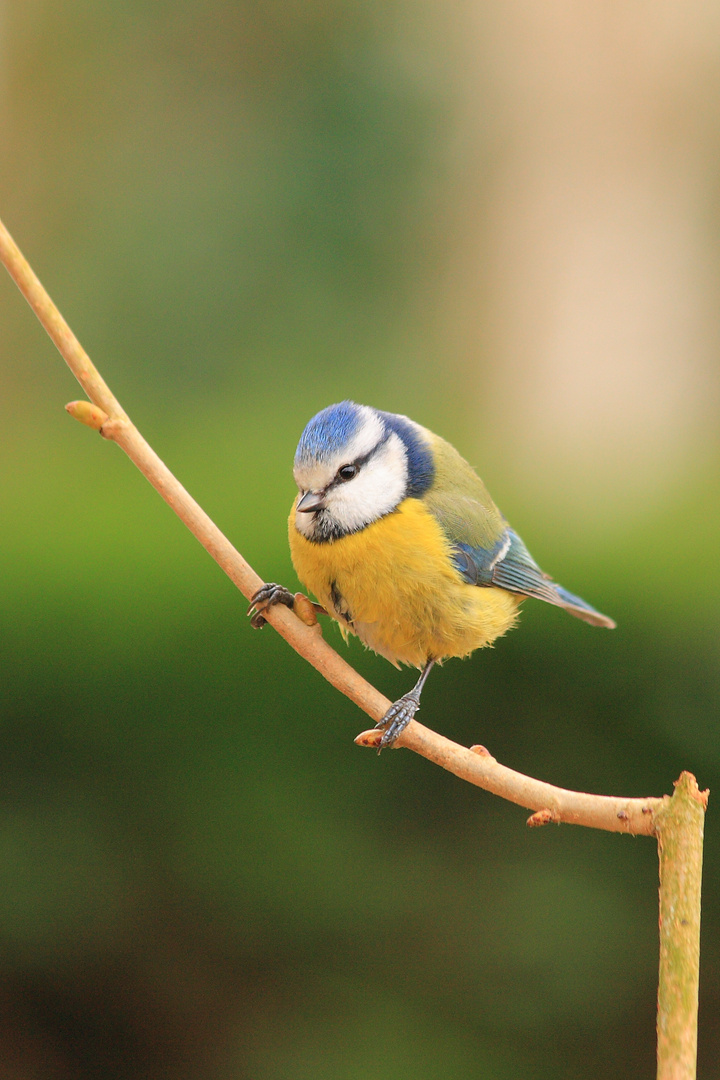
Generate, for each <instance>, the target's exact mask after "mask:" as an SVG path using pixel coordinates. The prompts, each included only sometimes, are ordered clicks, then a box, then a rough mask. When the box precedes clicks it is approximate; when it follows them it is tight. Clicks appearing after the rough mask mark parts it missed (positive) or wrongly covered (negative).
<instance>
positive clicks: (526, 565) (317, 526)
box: [250, 401, 615, 749]
mask: <svg viewBox="0 0 720 1080" xmlns="http://www.w3.org/2000/svg"><path fill="white" fill-rule="evenodd" d="M294 475H295V481H296V483H297V486H298V489H299V493H298V495H297V498H296V499H295V501H294V503H293V506H292V510H291V512H290V519H289V536H290V552H291V555H292V561H293V565H294V567H295V570H296V571H297V575H298V577H299V578H300V581H301V582H302V583H303V585H304V586H305V587H306V588H307V589H308V590H309V591H310V592H311V593H313V594H314V595H315V596H316V597H317V599H318V601H319V602H320V605H319V606H317V607H318V610H324V611H325V612H327V614H329V615H331V616H332V617H333V618H334V619H336V620H337V621H338V623H339V624H340V629H341V631H342V633H343V635H344V636H345V637H346V638H347V637H348V635H350V634H356V635H357V636H358V637H359V638H360V640H361V641H362V642H363V643H364V644H365V645H366V646H368V648H370V649H373V650H374V651H375V652H376V653H379V654H380V655H381V656H384V657H386V658H387V659H388V660H389V661H390V662H391V663H392V664H395V666H396V667H398V666H399V665H400V664H409V665H410V666H411V667H416V668H420V669H421V675H420V678H419V679H418V681H417V683H416V685H415V686H414V687H413V689H412V690H411V691H410V692H409V693H408V694H405V695H404V696H403V697H401V698H400V699H399V700H398V701H396V702H395V703H394V705H392V706H391V707H390V709H389V710H388V712H387V713H386V715H385V716H384V717H383V719H382V720H381V721H380V723H379V724H378V725H377V726H378V727H382V728H385V731H384V734H383V736H382V740H381V743H380V749H382V748H383V747H384V746H389V745H391V744H392V743H393V742H394V741H395V739H396V738H397V736H398V735H399V734H400V732H401V731H402V730H403V729H404V728H405V727H406V725H407V724H408V723H409V722H410V720H411V719H412V718H413V716H414V715H415V713H416V712H417V710H418V708H419V707H420V692H421V690H422V688H423V685H424V683H425V680H426V679H427V676H428V673H429V672H430V669H431V668H432V666H433V664H435V663H439V662H441V661H443V660H445V659H447V658H448V657H451V656H460V657H462V656H467V655H468V654H469V653H471V652H473V651H474V650H475V649H481V648H483V646H485V645H491V644H492V643H493V642H494V641H495V639H496V638H498V637H500V635H501V634H504V633H505V632H506V631H507V630H509V629H510V628H511V627H512V626H514V625H515V622H516V621H517V616H518V608H519V606H520V604H521V603H522V601H523V600H524V599H525V598H526V597H529V596H530V597H535V598H536V599H537V600H544V601H545V602H546V603H548V604H554V605H556V606H557V607H561V608H564V610H565V611H567V612H569V613H570V614H571V615H575V616H576V617H577V618H578V619H583V620H584V621H585V622H588V623H590V624H591V625H592V626H605V627H608V628H610V629H611V628H613V627H614V626H615V623H614V622H613V620H612V619H609V618H608V617H607V615H601V614H600V612H599V611H596V610H595V608H593V607H591V606H590V605H589V604H587V603H586V602H585V601H584V600H581V599H580V597H578V596H573V594H572V593H569V592H567V591H566V590H565V589H563V588H562V587H561V586H560V585H556V584H555V583H554V582H553V581H552V580H551V579H550V578H549V577H548V575H547V574H544V573H543V572H542V571H541V570H540V569H539V567H538V565H537V563H536V562H535V560H534V559H533V558H532V556H531V555H530V553H529V551H528V550H527V548H526V547H525V545H524V543H523V542H522V540H521V539H520V537H519V536H518V535H517V533H516V532H514V531H513V530H512V529H511V528H510V526H509V525H508V523H507V521H506V520H505V518H504V517H503V516H502V514H501V513H500V511H499V510H498V508H497V507H496V506H495V503H494V502H493V501H492V499H491V498H490V495H489V494H488V491H487V488H486V487H485V485H484V484H483V482H482V480H481V479H480V478H479V477H478V476H477V474H476V473H475V472H474V470H473V469H472V468H471V466H470V465H469V464H468V463H467V461H465V460H464V458H462V457H461V456H460V454H459V453H458V452H457V450H455V448H454V447H452V446H451V445H450V443H448V442H446V441H445V440H444V439H441V438H440V436H439V435H434V434H433V433H432V432H431V431H428V430H427V428H424V427H421V426H420V424H416V423H415V422H414V421H413V420H410V419H408V417H406V416H397V415H395V414H394V413H388V412H381V411H380V410H379V409H373V408H371V407H369V406H367V405H356V404H355V403H354V402H352V401H343V402H341V403H340V404H338V405H330V406H328V408H326V409H323V410H322V412H319V413H318V414H317V416H314V417H313V419H312V420H311V421H310V423H309V424H308V425H307V427H306V428H305V431H304V432H303V434H302V437H301V439H300V442H299V444H298V448H297V452H296V454H295V465H294ZM294 599H295V598H294V597H293V595H292V594H291V593H290V592H288V590H287V589H284V588H282V587H281V586H277V585H272V584H269V585H266V586H264V588H262V589H260V590H259V592H258V593H257V594H256V595H255V597H253V604H252V606H251V609H250V610H251V612H253V611H254V616H253V625H256V626H261V625H262V624H263V622H264V621H265V620H264V619H263V618H262V611H263V610H265V608H267V607H268V606H269V605H271V604H274V603H284V604H287V605H288V606H289V607H292V606H293V603H294Z"/></svg>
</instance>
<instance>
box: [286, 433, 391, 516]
mask: <svg viewBox="0 0 720 1080" xmlns="http://www.w3.org/2000/svg"><path fill="white" fill-rule="evenodd" d="M406 489H407V460H406V457H405V448H404V446H403V444H402V442H401V440H400V439H399V438H398V436H397V435H396V434H395V433H394V432H393V433H392V434H391V435H390V437H389V438H388V439H387V440H386V441H385V442H384V443H383V444H382V446H381V447H380V448H379V449H378V451H377V452H376V453H375V454H373V455H372V457H371V458H370V459H369V460H368V461H367V462H366V463H365V464H364V465H362V466H361V468H360V472H359V473H358V474H357V476H356V477H355V478H354V479H353V480H349V481H348V482H347V483H346V484H337V485H336V486H335V487H333V488H331V489H330V491H328V495H327V508H328V511H329V512H330V514H331V515H332V517H333V519H334V520H335V521H336V522H337V524H338V525H339V526H340V529H341V530H342V532H357V531H358V530H359V529H362V528H363V527H364V526H365V525H369V524H370V523H371V522H373V521H377V520H378V518H381V517H383V516H384V515H385V514H389V513H390V511H391V510H394V509H395V507H396V506H398V505H399V504H400V503H401V502H402V500H403V499H404V498H405V491H406ZM298 516H300V515H298Z"/></svg>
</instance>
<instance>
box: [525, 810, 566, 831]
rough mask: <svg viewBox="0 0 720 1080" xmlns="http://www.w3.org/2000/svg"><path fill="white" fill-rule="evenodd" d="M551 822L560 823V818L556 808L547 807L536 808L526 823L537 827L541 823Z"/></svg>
mask: <svg viewBox="0 0 720 1080" xmlns="http://www.w3.org/2000/svg"><path fill="white" fill-rule="evenodd" d="M551 822H554V824H555V825H559V824H560V818H559V817H558V815H557V812H556V811H555V810H551V809H550V808H549V807H545V809H543V810H536V811H535V813H534V814H531V815H530V817H529V818H528V819H527V822H526V824H527V825H528V827H529V828H531V829H537V828H538V827H539V826H540V825H549V824H550V823H551Z"/></svg>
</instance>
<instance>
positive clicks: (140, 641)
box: [0, 0, 720, 1080]
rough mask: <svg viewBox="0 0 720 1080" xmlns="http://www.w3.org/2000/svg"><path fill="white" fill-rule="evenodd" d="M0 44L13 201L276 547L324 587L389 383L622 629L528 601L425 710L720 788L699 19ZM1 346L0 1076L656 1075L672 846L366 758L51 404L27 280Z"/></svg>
mask: <svg viewBox="0 0 720 1080" xmlns="http://www.w3.org/2000/svg"><path fill="white" fill-rule="evenodd" d="M0 31H1V41H0V45H1V52H0V131H1V133H2V168H1V169H0V214H2V216H3V218H4V219H5V221H6V223H7V225H8V227H9V228H10V229H11V231H12V232H13V233H14V234H15V236H16V239H17V240H18V242H19V243H20V245H21V247H22V248H23V250H24V252H25V254H26V255H27V257H28V258H29V259H30V260H31V262H32V263H33V265H34V267H35V269H36V271H37V272H38V274H39V275H40V277H41V278H42V280H43V281H44V283H45V284H46V285H47V287H48V288H49V290H50V292H51V294H52V296H53V298H54V299H55V300H56V302H57V303H58V304H59V306H60V308H61V309H62V311H63V313H64V314H65V316H66V317H67V318H68V320H69V321H70V323H71V325H72V326H73V328H74V330H75V331H76V333H77V334H78V336H79V337H80V339H81V340H82V342H83V344H84V345H85V347H86V348H87V349H88V350H89V352H90V354H91V356H92V357H93V358H94V360H95V361H96V363H97V364H98V366H99V367H100V369H101V371H102V373H103V374H104V376H105V377H106V378H107V380H108V382H109V383H110V385H111V387H112V389H113V390H114V391H115V393H116V394H117V395H118V397H119V399H120V400H121V401H122V403H123V405H124V406H125V408H126V409H127V410H128V411H129V413H130V414H131V416H132V417H133V419H134V420H135V421H136V423H137V424H138V425H139V427H140V429H141V430H142V432H143V433H144V435H145V436H146V437H147V438H148V439H149V441H150V442H151V444H152V445H153V446H154V447H155V448H156V449H157V451H158V452H159V453H160V454H161V456H162V457H163V458H164V459H165V460H166V461H167V463H168V464H169V466H170V467H171V468H172V469H173V470H174V471H175V472H176V474H177V476H178V477H179V478H180V480H181V481H182V482H183V483H184V484H185V485H186V486H187V487H188V488H189V490H190V491H191V492H192V493H193V494H194V495H195V496H196V497H197V498H198V499H199V500H200V502H201V503H202V504H203V506H204V507H205V509H206V510H207V511H208V512H209V513H210V514H211V515H212V516H213V517H214V519H215V520H216V521H217V523H218V524H219V525H220V526H221V528H223V530H224V531H226V533H227V534H228V535H229V536H230V538H231V539H232V540H233V541H234V542H235V544H236V545H237V546H238V547H239V548H240V550H241V551H242V552H243V553H244V554H245V556H246V557H247V558H248V559H249V560H250V562H251V563H252V564H253V566H254V567H255V568H256V569H257V571H258V573H259V574H260V575H261V576H263V577H265V578H267V579H270V580H278V581H283V582H286V583H288V584H291V585H292V584H294V577H293V572H292V568H291V565H290V560H289V556H288V552H287V543H286V529H285V519H286V515H287V511H288V508H289V505H290V502H291V499H292V497H293V482H292V476H291V462H292V455H293V452H294V448H295V444H296V441H297V438H298V436H299V434H300V432H301V430H302V428H303V426H304V424H305V422H306V421H307V420H308V419H309V417H310V416H311V415H313V413H315V412H316V411H317V410H318V409H320V408H322V407H323V406H325V405H327V404H329V403H330V402H333V401H337V400H340V399H341V398H343V397H352V398H354V399H355V400H358V401H362V402H367V403H369V404H373V405H376V406H378V407H381V408H385V409H391V410H394V411H399V412H403V413H407V414H409V415H410V416H412V417H413V418H414V419H416V420H418V421H419V422H421V423H423V424H425V425H427V426H428V427H430V428H432V429H434V430H436V431H438V432H439V433H441V434H443V435H445V436H446V437H447V438H449V439H450V440H451V441H453V442H454V443H455V444H456V445H457V446H458V448H459V449H460V450H461V452H463V453H464V454H465V456H467V457H468V458H469V459H470V460H471V461H472V462H473V463H474V464H476V465H477V467H478V469H479V471H480V472H481V474H482V475H483V477H484V479H485V480H486V482H487V483H488V485H489V487H490V489H491V491H492V492H493V493H494V495H495V498H496V499H497V501H498V502H499V504H500V506H501V507H502V509H503V510H504V512H505V514H506V515H507V516H508V518H509V519H510V520H511V521H512V523H513V525H514V526H515V528H517V530H518V531H519V532H520V533H521V535H522V536H523V537H524V538H525V540H526V542H527V543H528V545H529V547H530V549H531V550H532V551H533V553H534V555H535V556H536V558H537V559H538V561H539V562H540V563H541V565H542V566H543V567H544V568H545V569H547V570H548V571H549V572H550V573H552V574H553V575H554V576H555V577H556V578H557V579H558V580H559V581H561V582H562V583H563V584H564V585H565V586H567V587H568V588H570V589H572V590H575V591H577V592H579V593H580V594H581V595H583V596H584V597H586V598H587V599H588V600H589V601H590V602H592V603H594V604H596V605H597V606H598V607H599V608H600V609H601V610H603V611H606V612H607V613H609V614H611V615H613V616H614V617H615V618H616V619H617V621H618V629H617V631H615V632H614V633H612V634H607V633H604V632H601V631H596V630H591V629H590V628H589V627H587V626H584V625H583V624H582V623H580V622H578V621H576V620H573V619H569V618H567V617H566V616H565V615H563V613H562V612H560V611H557V610H554V609H551V608H549V607H546V606H544V605H540V604H536V605H534V606H533V605H532V604H531V603H529V604H528V605H526V610H525V611H524V613H523V617H522V620H521V625H520V627H519V629H517V630H516V631H514V632H513V633H512V634H511V635H509V636H508V637H507V639H503V640H502V641H500V642H498V644H497V647H496V648H495V649H494V650H492V651H489V652H487V653H480V654H477V655H475V656H474V657H473V658H472V660H470V661H467V662H465V663H459V662H456V661H455V662H451V663H449V664H448V665H447V666H446V667H445V669H444V670H443V671H441V672H438V673H437V674H436V675H435V676H434V677H433V678H432V679H431V680H430V682H429V684H428V688H427V690H426V693H425V695H424V699H423V713H422V720H423V721H425V722H426V723H428V724H430V725H431V726H433V727H435V728H437V729H439V730H440V731H442V732H444V733H446V734H448V735H449V736H451V737H453V738H455V739H457V740H458V741H461V742H464V743H468V744H469V743H471V742H477V741H479V742H482V743H484V744H485V745H486V746H488V747H489V748H490V750H491V751H492V753H493V754H495V755H496V756H497V757H498V758H499V759H500V760H501V761H503V762H505V763H507V764H508V765H511V766H513V767H515V768H518V769H520V770H523V771H526V772H529V773H531V774H532V775H535V776H539V777H542V778H544V779H546V780H549V781H552V782H555V783H559V784H561V785H564V786H567V787H571V788H583V789H588V790H591V791H596V792H602V793H613V794H626V795H649V794H654V795H659V794H662V793H663V792H669V791H670V790H671V787H672V781H673V780H674V779H675V778H676V777H677V776H678V774H679V772H680V771H681V770H682V769H689V770H691V771H693V772H694V773H695V774H696V775H697V778H698V781H699V783H700V785H701V786H702V787H705V786H709V787H710V788H713V789H714V790H715V791H716V792H717V790H718V789H720V742H719V740H718V730H717V728H718V724H717V718H718V707H717V702H718V699H719V696H720V674H719V670H720V669H719V661H720V656H719V653H720V647H719V639H718V612H719V607H720V604H719V599H720V589H719V585H720V580H719V579H720V572H719V570H718V549H719V541H720V507H719V506H718V498H717V496H718V478H719V473H720V440H719V438H718V403H719V398H720V393H719V389H720V366H719V365H718V348H719V346H720V258H719V257H718V252H719V250H720V245H719V241H720V184H719V181H720V19H718V13H717V10H716V9H715V8H714V7H713V5H707V4H700V3H693V2H691V3H690V4H689V5H682V6H675V5H671V4H665V3H660V4H658V3H653V4H650V3H638V4H635V5H618V4H591V5H579V6H578V5H569V4H566V3H562V2H560V0H551V2H550V3H546V4H542V5H539V4H533V3H529V2H528V0H521V2H520V3H519V4H515V5H511V6H507V5H503V4H500V3H494V4H491V3H483V2H480V3H477V4H460V5H450V6H448V5H444V4H441V3H439V2H437V0H434V2H433V0H406V2H402V0H384V2H383V3H379V2H371V0H365V2H364V3H359V2H357V0H349V2H348V0H345V2H343V3H340V2H338V0H320V2H317V3H311V4H307V3H300V2H297V0H285V2H283V0H254V2H253V0H246V2H241V0H203V2H201V0H172V2H168V0H154V2H150V0H124V2H123V3H120V2H118V0H94V2H91V0H0ZM0 361H1V366H0V415H1V419H2V432H3V435H2V439H0V458H1V467H0V476H1V479H0V512H1V514H2V523H3V528H2V531H1V532H0V553H1V554H0V557H1V559H2V566H3V567H4V572H3V573H2V575H0V589H1V590H2V603H0V620H1V621H2V625H1V627H0V652H1V655H2V669H1V670H2V676H1V678H0V697H1V700H2V712H1V721H0V723H1V727H0V965H1V967H2V979H1V980H0V986H1V987H2V989H1V990H0V996H1V998H2V1008H1V1009H0V1059H1V1060H2V1062H3V1065H2V1075H3V1077H7V1078H8V1080H40V1078H42V1080H91V1078H103V1080H115V1078H117V1080H121V1078H122V1080H135V1078H137V1080H140V1078H147V1077H157V1078H168V1080H185V1078H187V1080H195V1078H200V1077H202V1078H203V1080H206V1078H209V1080H243V1078H249V1080H311V1078H312V1080H323V1078H328V1080H405V1078H413V1080H426V1078H427V1080H430V1078H437V1077H447V1078H449V1080H465V1078H468V1080H469V1078H471V1077H472V1078H476V1077H483V1078H487V1080H518V1078H521V1077H522V1078H538V1080H545V1078H548V1080H550V1078H553V1080H556V1078H562V1080H588V1078H590V1077H601V1076H602V1077H608V1076H612V1077H616V1078H618V1080H624V1078H631V1077H632V1078H636V1077H642V1076H647V1077H649V1076H652V1075H654V1021H655V988H656V967H657V945H656V936H657V911H656V904H657V895H656V885H657V860H656V852H655V849H654V845H653V843H652V842H651V841H648V840H646V839H630V838H626V837H622V836H617V835H606V834H602V833H595V832H592V831H588V830H581V829H574V828H571V827H566V826H564V827H562V828H552V827H549V828H545V829H542V830H533V831H530V830H528V829H526V828H525V824H524V822H525V817H526V816H527V815H526V814H524V813H523V812H522V811H521V810H520V809H519V808H517V807H513V806H511V805H509V804H506V803H504V802H501V801H499V800H497V799H494V798H492V797H490V796H489V795H486V794H485V793H483V792H480V791H478V790H475V789H473V788H471V787H469V786H468V785H465V784H463V783H461V782H460V781H458V780H456V779H455V778H454V777H452V776H450V775H446V774H445V773H443V772H442V771H441V770H439V769H437V768H435V767H432V766H430V765H429V764H428V763H427V762H425V761H424V760H422V759H420V758H418V757H415V756H413V755H412V754H410V753H407V752H400V753H386V754H384V755H383V756H382V757H381V758H380V759H379V760H378V759H377V758H376V757H375V755H373V754H370V753H367V752H363V751H361V750H359V749H357V748H356V747H354V745H353V742H352V739H353V737H354V735H355V734H356V733H357V732H358V731H359V730H361V729H362V728H363V727H365V726H366V720H365V719H364V717H363V716H362V715H361V714H360V713H359V712H358V711H357V710H356V708H355V707H354V706H352V705H351V704H350V703H349V702H347V701H346V700H345V699H343V698H342V697H341V696H340V695H338V694H337V693H336V692H335V691H333V690H332V689H331V688H330V687H329V686H327V685H325V684H324V683H323V681H322V679H321V678H320V677H319V676H318V675H317V674H316V673H315V672H314V671H312V670H311V669H310V668H309V667H308V666H307V665H306V664H304V663H303V662H302V661H301V660H300V659H299V658H298V657H296V656H295V654H294V653H292V652H291V651H290V650H289V649H288V648H287V647H286V646H285V645H284V644H283V642H282V641H280V639H279V638H278V637H277V636H276V635H275V634H274V633H273V631H272V630H271V629H266V630H265V631H264V632H263V633H262V634H258V633H253V632H251V631H250V628H249V626H248V624H247V621H246V619H245V615H244V611H245V607H246V605H245V603H244V601H243V599H242V597H240V596H239V594H237V593H236V591H235V590H234V589H233V588H232V587H231V585H230V584H229V582H228V581H227V580H225V578H224V577H223V575H222V574H221V573H220V571H219V570H218V569H217V567H216V566H215V565H214V563H212V561H211V560H210V559H209V558H208V557H207V556H206V555H205V554H204V553H203V552H202V550H201V549H200V547H199V546H198V545H197V543H196V542H195V540H194V539H193V538H192V537H191V536H190V535H189V534H187V533H186V531H185V530H184V528H183V527H182V526H181V525H180V524H179V522H178V521H177V520H176V519H175V518H174V516H173V515H172V513H171V512H170V511H169V510H168V509H167V507H166V506H165V505H164V504H163V503H162V502H161V500H160V499H159V498H158V497H157V495H156V494H155V493H154V492H153V491H152V490H151V488H150V487H149V486H148V485H147V484H146V482H145V481H144V480H143V479H142V477H141V476H140V475H139V473H137V472H136V471H135V470H134V469H133V467H132V466H131V465H130V464H129V463H128V461H127V460H126V459H125V458H124V457H123V455H122V454H121V453H120V452H119V451H118V450H117V449H116V448H115V447H113V446H112V445H110V444H107V443H104V442H103V441H102V440H101V439H99V438H97V436H95V435H94V434H92V433H91V432H90V431H88V430H87V429H85V428H82V427H81V426H80V425H78V424H75V423H73V422H72V421H71V420H69V419H68V417H67V416H66V414H65V413H64V411H63V405H64V403H65V402H66V401H68V400H70V399H72V398H74V397H77V396H78V388H77V385H76V384H75V382H74V380H73V379H72V377H71V376H70V374H69V372H68V371H67V369H66V368H65V367H64V365H63V363H62V362H61V361H60V359H59V358H58V356H57V354H56V353H55V351H54V349H53V347H52V346H51V344H50V342H49V340H48V339H47V338H46V337H45V335H44V333H43V332H42V330H41V329H40V328H39V326H38V324H37V323H36V321H35V319H34V317H33V316H32V314H31V312H30V310H29V309H28V308H27V306H26V305H25V303H24V301H22V299H21V297H20V295H19V294H18V293H17V291H16V290H15V288H14V286H13V285H12V283H11V282H10V280H9V278H6V277H3V278H2V279H0ZM326 636H327V637H328V639H329V640H330V641H331V642H333V643H335V644H337V645H338V647H339V648H341V649H344V646H342V644H341V642H340V637H339V633H338V632H337V630H336V628H333V627H329V628H328V629H327V630H326ZM346 655H348V657H349V659H350V661H351V662H352V663H354V664H355V665H356V666H357V667H358V668H359V670H360V671H361V672H362V673H363V674H365V675H366V676H367V677H368V678H369V679H370V680H371V681H373V682H374V683H375V684H376V685H377V686H378V687H380V688H381V689H382V690H383V691H384V692H385V693H386V694H387V695H388V696H390V697H394V696H398V695H399V694H400V693H402V692H403V691H404V690H405V689H407V688H408V687H409V685H410V683H411V681H412V680H413V679H414V675H413V674H412V673H410V672H407V671H405V672H396V671H394V670H393V669H392V668H391V667H390V665H388V664H387V663H386V662H385V661H383V660H381V659H379V658H377V657H374V656H372V655H371V654H368V653H364V652H363V650H362V648H361V647H360V646H359V645H358V643H357V642H353V643H351V645H350V647H349V649H348V651H347V654H346ZM715 816H716V814H715V811H714V809H713V804H712V802H711V806H710V815H709V818H708V829H707V847H706V851H707V858H706V874H705V894H704V895H705V906H704V923H703V967H702V992H701V1030H700V1073H699V1075H700V1077H702V1078H704V1080H710V1078H714V1077H720V1064H719V1062H720V1028H719V1025H718V1015H719V1014H720V957H719V955H718V943H719V941H720V933H719V930H720V898H719V896H718V878H719V875H720V844H719V841H718V830H717V827H716V825H715V823H714V822H715Z"/></svg>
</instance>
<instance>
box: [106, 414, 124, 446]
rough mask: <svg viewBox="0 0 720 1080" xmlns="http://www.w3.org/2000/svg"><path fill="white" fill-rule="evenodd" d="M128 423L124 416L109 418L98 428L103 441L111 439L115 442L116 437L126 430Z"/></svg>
mask: <svg viewBox="0 0 720 1080" xmlns="http://www.w3.org/2000/svg"><path fill="white" fill-rule="evenodd" d="M127 426H128V421H127V420H126V419H125V417H124V416H109V417H108V419H107V420H106V421H105V423H104V424H103V425H102V427H101V428H100V434H101V435H102V437H103V439H111V440H112V441H113V442H117V439H118V436H119V435H120V434H121V433H122V432H123V431H124V430H125V429H126V428H127Z"/></svg>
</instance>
